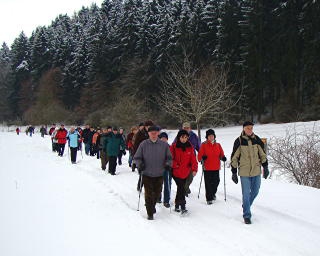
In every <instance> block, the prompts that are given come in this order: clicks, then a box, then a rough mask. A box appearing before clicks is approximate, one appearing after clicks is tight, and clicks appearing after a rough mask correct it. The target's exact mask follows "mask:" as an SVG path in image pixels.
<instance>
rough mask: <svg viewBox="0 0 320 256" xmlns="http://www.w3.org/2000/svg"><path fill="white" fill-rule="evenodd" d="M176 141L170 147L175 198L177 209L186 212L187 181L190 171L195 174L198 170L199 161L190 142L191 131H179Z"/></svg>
mask: <svg viewBox="0 0 320 256" xmlns="http://www.w3.org/2000/svg"><path fill="white" fill-rule="evenodd" d="M176 141H177V142H176V143H173V144H172V146H171V147H170V150H171V154H172V160H173V161H172V177H173V179H174V181H175V182H176V184H177V195H176V199H175V211H176V212H180V207H181V213H182V214H185V213H187V210H186V198H185V189H184V187H185V183H186V179H187V177H188V175H189V174H190V171H192V174H193V176H195V175H196V173H197V171H198V163H197V160H196V156H195V153H194V149H193V147H192V145H191V143H190V142H189V133H188V132H187V131H185V130H181V131H179V132H178V135H177V139H176Z"/></svg>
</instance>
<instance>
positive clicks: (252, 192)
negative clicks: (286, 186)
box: [231, 121, 269, 224]
mask: <svg viewBox="0 0 320 256" xmlns="http://www.w3.org/2000/svg"><path fill="white" fill-rule="evenodd" d="M261 165H262V166H263V170H264V171H263V177H264V178H265V179H266V178H267V177H268V175H269V170H268V160H267V156H266V153H265V151H264V144H263V142H262V141H261V139H260V138H259V137H258V136H257V135H255V134H254V133H253V123H252V122H249V121H246V122H244V124H243V131H242V133H241V135H240V136H239V137H238V138H237V139H236V140H235V142H234V145H233V151H232V155H231V171H232V180H233V182H234V183H236V184H237V183H238V175H237V172H238V169H239V176H240V180H241V188H242V208H243V218H244V222H245V223H246V224H251V211H250V207H251V205H252V203H253V201H254V199H255V198H256V196H257V195H258V193H259V189H260V185H261Z"/></svg>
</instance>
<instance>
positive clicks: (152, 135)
mask: <svg viewBox="0 0 320 256" xmlns="http://www.w3.org/2000/svg"><path fill="white" fill-rule="evenodd" d="M148 134H149V138H150V139H151V140H157V138H158V136H159V134H160V132H159V131H152V132H148Z"/></svg>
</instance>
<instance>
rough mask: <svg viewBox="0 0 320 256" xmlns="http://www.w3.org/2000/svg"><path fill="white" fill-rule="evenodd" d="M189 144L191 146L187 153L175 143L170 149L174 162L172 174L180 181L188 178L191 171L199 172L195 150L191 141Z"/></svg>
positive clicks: (186, 150) (187, 148)
mask: <svg viewBox="0 0 320 256" xmlns="http://www.w3.org/2000/svg"><path fill="white" fill-rule="evenodd" d="M187 143H188V144H189V146H188V147H186V149H185V151H183V150H182V148H179V147H177V143H173V144H172V145H171V147H170V151H171V154H172V160H173V161H172V169H173V170H172V174H173V176H175V177H177V178H180V179H185V178H187V177H188V175H189V174H190V172H191V171H192V172H197V171H198V163H197V159H196V155H195V153H194V149H193V147H192V145H191V144H190V142H189V141H188V142H187Z"/></svg>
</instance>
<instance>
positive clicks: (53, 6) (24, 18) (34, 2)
mask: <svg viewBox="0 0 320 256" xmlns="http://www.w3.org/2000/svg"><path fill="white" fill-rule="evenodd" d="M93 2H94V3H96V4H97V5H98V6H99V7H100V6H101V3H102V2H103V0H0V47H1V45H2V43H3V42H6V43H7V44H8V45H9V46H11V44H12V43H13V41H14V39H15V38H17V37H18V35H19V34H20V33H21V31H24V33H25V34H26V35H27V36H28V37H29V36H30V35H31V33H32V31H33V30H35V29H36V27H37V26H48V25H50V24H51V21H52V20H54V19H55V18H56V17H57V16H58V15H59V14H66V13H67V14H68V15H69V16H72V14H73V13H74V12H75V11H78V10H80V9H81V7H82V6H86V7H88V6H90V5H91V3H93Z"/></svg>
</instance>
